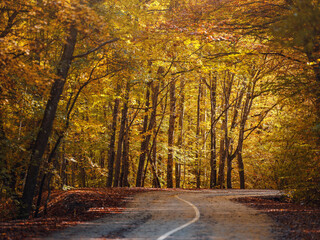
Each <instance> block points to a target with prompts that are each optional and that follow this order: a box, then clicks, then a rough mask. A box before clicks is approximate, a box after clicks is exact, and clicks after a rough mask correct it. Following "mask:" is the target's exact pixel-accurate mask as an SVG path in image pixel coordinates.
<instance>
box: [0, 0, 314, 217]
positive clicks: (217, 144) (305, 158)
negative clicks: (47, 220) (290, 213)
mask: <svg viewBox="0 0 320 240" xmlns="http://www.w3.org/2000/svg"><path fill="white" fill-rule="evenodd" d="M319 11H320V10H319V1H311V0H307V1H299V0H292V1H289V0H288V1H286V0H277V1H271V0H270V1H268V0H267V1H255V0H245V1H236V0H224V1H212V0H201V1H193V0H189V1H188V0H161V1H160V0H149V1H140V0H132V1H127V0H102V1H94V0H75V1H66V0H61V1H53V0H34V1H24V0H14V1H13V0H4V1H2V2H1V3H0V69H1V70H0V198H1V202H4V203H7V204H8V206H12V208H19V209H20V210H19V217H20V218H27V217H29V216H30V215H31V214H34V213H35V212H34V210H36V212H39V206H40V202H41V201H43V200H44V199H45V196H43V197H42V195H43V194H42V193H43V192H48V191H49V193H50V191H51V190H54V189H55V190H57V189H59V190H67V189H70V188H79V187H105V186H108V187H112V186H114V187H129V186H138V187H143V186H145V187H152V186H153V187H157V188H160V187H169V188H171V187H181V188H204V187H205V188H234V187H235V188H279V189H287V190H288V194H289V195H290V196H291V197H292V198H293V199H296V200H298V201H303V202H306V203H319V199H320V197H319V196H320V193H319V192H320V186H319V183H320V179H319V170H320V161H319V156H318V155H319V146H320V134H319V122H320V120H319V119H320V92H319V89H320V88H319V84H320V67H319V62H320V60H319V59H320V44H319V36H320V30H319V24H318V23H319V16H320V14H319ZM96 194H99V193H96ZM37 199H39V200H38V202H39V203H37ZM37 206H38V207H37ZM37 208H38V209H37ZM7 210H8V209H7ZM9 210H10V208H9Z"/></svg>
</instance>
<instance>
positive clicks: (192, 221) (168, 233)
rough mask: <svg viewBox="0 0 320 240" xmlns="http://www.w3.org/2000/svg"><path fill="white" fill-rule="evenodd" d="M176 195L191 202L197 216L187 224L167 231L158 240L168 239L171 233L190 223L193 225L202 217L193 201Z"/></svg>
mask: <svg viewBox="0 0 320 240" xmlns="http://www.w3.org/2000/svg"><path fill="white" fill-rule="evenodd" d="M175 197H176V198H178V199H179V200H181V201H183V202H185V203H187V204H189V205H190V206H191V207H192V208H193V209H194V211H195V213H196V216H195V217H194V218H193V219H192V220H191V221H190V222H187V223H186V224H183V225H182V226H180V227H177V228H175V229H173V230H171V231H170V232H167V233H165V234H163V235H162V236H160V237H159V238H157V240H164V239H166V238H167V237H169V236H170V235H171V234H173V233H175V232H178V231H180V230H181V229H183V228H185V227H188V226H189V225H191V224H193V223H195V222H196V221H198V220H199V218H200V212H199V209H198V208H197V207H196V206H195V205H193V204H192V203H191V202H188V201H186V200H184V199H182V198H179V197H178V196H175Z"/></svg>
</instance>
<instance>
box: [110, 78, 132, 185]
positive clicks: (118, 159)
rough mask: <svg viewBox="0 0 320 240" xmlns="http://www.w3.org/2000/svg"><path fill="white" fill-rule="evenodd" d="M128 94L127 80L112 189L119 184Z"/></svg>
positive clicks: (128, 83) (128, 82) (128, 85)
mask: <svg viewBox="0 0 320 240" xmlns="http://www.w3.org/2000/svg"><path fill="white" fill-rule="evenodd" d="M129 92H130V81H129V80H128V81H127V85H126V93H125V97H124V103H123V108H122V116H121V125H120V131H119V138H118V148H117V157H116V162H115V169H114V181H113V186H114V187H119V186H120V184H121V179H120V170H121V159H122V146H123V140H124V135H125V131H126V122H127V113H128V100H129Z"/></svg>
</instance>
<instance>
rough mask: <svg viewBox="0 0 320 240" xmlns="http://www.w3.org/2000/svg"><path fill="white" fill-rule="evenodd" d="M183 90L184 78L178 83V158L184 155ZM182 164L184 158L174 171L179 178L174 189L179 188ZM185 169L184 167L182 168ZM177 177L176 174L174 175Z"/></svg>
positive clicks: (182, 158)
mask: <svg viewBox="0 0 320 240" xmlns="http://www.w3.org/2000/svg"><path fill="white" fill-rule="evenodd" d="M184 89H185V80H184V78H182V79H181V81H180V95H181V96H180V101H179V110H178V113H179V121H178V122H179V136H178V141H177V146H178V147H179V151H180V156H183V155H184V144H183V142H184V139H183V125H184V102H185V95H184ZM182 162H183V163H184V157H181V158H180V162H179V165H178V166H177V165H176V167H178V169H179V171H176V173H178V176H179V178H177V176H176V187H177V188H180V187H181V186H180V185H181V164H182ZM184 168H185V166H184ZM176 175H177V174H176Z"/></svg>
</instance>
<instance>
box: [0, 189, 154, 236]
mask: <svg viewBox="0 0 320 240" xmlns="http://www.w3.org/2000/svg"><path fill="white" fill-rule="evenodd" d="M150 190H151V189H145V188H130V189H129V188H84V189H76V190H69V191H54V192H53V193H52V194H51V197H50V201H49V203H48V209H47V210H48V211H47V215H46V216H43V215H44V214H43V207H42V208H41V209H40V217H39V218H30V219H28V220H7V221H1V222H0V239H10V240H11V239H12V240H15V239H25V238H32V237H36V236H45V235H47V234H48V233H49V232H52V231H55V230H58V229H62V228H65V227H68V226H72V225H75V224H79V223H81V222H84V221H88V220H93V219H97V218H99V217H102V216H103V215H105V214H112V213H117V212H121V211H122V210H123V205H124V203H125V202H126V201H127V200H129V199H130V198H132V196H133V195H134V194H136V193H138V192H145V191H150ZM45 198H46V197H44V199H45ZM0 205H1V204H0ZM1 207H3V206H1Z"/></svg>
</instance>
